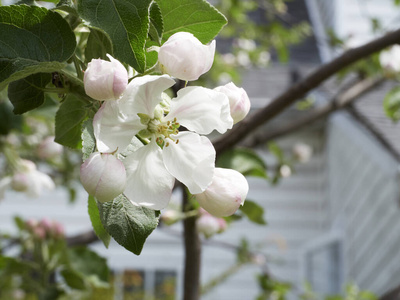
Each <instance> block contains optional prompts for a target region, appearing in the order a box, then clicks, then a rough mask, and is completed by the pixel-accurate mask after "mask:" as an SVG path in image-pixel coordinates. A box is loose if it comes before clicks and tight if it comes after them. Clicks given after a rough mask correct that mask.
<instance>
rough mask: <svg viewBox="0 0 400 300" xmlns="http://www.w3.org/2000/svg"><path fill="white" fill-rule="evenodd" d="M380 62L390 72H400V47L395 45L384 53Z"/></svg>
mask: <svg viewBox="0 0 400 300" xmlns="http://www.w3.org/2000/svg"><path fill="white" fill-rule="evenodd" d="M379 62H380V64H381V66H382V68H384V69H386V70H387V71H389V72H395V73H397V72H400V45H393V46H392V47H390V48H389V50H386V51H382V52H381V53H380V55H379Z"/></svg>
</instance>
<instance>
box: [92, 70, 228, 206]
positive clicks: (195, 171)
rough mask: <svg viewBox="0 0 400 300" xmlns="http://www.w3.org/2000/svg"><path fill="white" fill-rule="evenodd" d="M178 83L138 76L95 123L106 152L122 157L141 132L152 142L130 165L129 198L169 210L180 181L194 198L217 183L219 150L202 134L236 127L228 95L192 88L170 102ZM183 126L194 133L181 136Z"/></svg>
mask: <svg viewBox="0 0 400 300" xmlns="http://www.w3.org/2000/svg"><path fill="white" fill-rule="evenodd" d="M174 84H175V81H174V80H173V79H172V78H170V77H169V76H167V75H163V76H150V75H147V76H143V77H137V78H135V79H133V80H132V81H131V82H130V83H129V85H128V87H127V89H126V91H125V92H124V94H123V96H122V97H121V99H119V100H117V101H115V102H114V101H113V102H110V101H107V102H105V103H104V104H103V106H102V107H101V108H100V110H99V111H98V112H97V113H96V115H95V118H94V120H93V125H94V134H95V137H96V142H97V148H98V150H99V151H100V152H112V151H115V150H117V149H118V151H120V152H122V151H123V150H124V149H125V148H126V147H127V146H128V145H129V144H130V142H131V141H132V138H133V137H134V136H135V135H136V134H138V133H139V132H140V134H141V135H142V136H146V137H147V138H148V139H149V140H150V141H149V143H148V144H147V145H145V146H143V147H141V148H139V149H137V150H136V151H135V152H133V153H132V154H130V155H128V156H127V157H126V159H125V160H124V164H125V167H126V171H127V187H126V189H125V192H124V194H125V196H127V197H128V199H130V200H131V201H132V202H133V203H134V204H136V205H141V206H147V207H151V208H153V209H162V208H164V207H166V206H167V204H168V202H169V200H170V198H171V192H172V188H173V185H174V181H175V178H176V179H178V180H179V181H181V182H182V183H184V184H185V185H186V186H187V187H188V189H189V191H190V192H191V193H201V192H202V191H204V190H205V189H206V187H207V186H208V185H209V184H210V183H211V180H212V176H213V172H214V163H215V149H214V147H213V146H212V144H211V142H210V141H209V139H208V138H206V137H204V136H200V135H199V134H209V133H211V132H212V131H213V130H214V129H215V130H217V131H219V132H220V133H224V132H225V131H226V130H227V129H229V128H231V127H232V125H233V120H232V118H231V116H230V113H229V100H228V98H227V97H226V96H225V95H224V94H223V93H219V92H216V91H213V90H209V89H206V88H202V87H187V88H184V89H181V90H180V91H179V92H178V96H177V97H176V98H174V99H171V100H170V99H168V98H166V97H165V96H163V95H162V91H164V90H165V89H167V88H169V87H171V86H172V85H174ZM163 97H164V100H163ZM160 103H161V104H162V105H161V104H160ZM166 113H168V114H166ZM165 114H166V115H165ZM181 125H182V126H184V127H186V128H187V129H188V130H189V131H182V132H179V127H180V126H181Z"/></svg>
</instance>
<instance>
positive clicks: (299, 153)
mask: <svg viewBox="0 0 400 300" xmlns="http://www.w3.org/2000/svg"><path fill="white" fill-rule="evenodd" d="M312 153H313V149H312V148H311V147H310V146H309V145H307V144H304V143H297V144H295V145H294V146H293V155H294V157H295V159H296V160H298V161H299V162H302V163H305V162H308V161H309V160H310V158H311V156H312Z"/></svg>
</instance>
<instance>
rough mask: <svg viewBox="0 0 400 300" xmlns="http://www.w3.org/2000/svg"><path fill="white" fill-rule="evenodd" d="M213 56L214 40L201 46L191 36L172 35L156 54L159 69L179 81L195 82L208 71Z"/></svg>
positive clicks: (184, 33)
mask: <svg viewBox="0 0 400 300" xmlns="http://www.w3.org/2000/svg"><path fill="white" fill-rule="evenodd" d="M214 54H215V40H214V41H212V42H211V44H210V45H203V44H202V43H201V42H200V41H199V40H198V39H197V38H196V37H195V36H194V35H193V34H191V33H189V32H178V33H175V34H173V35H172V36H171V37H170V38H169V39H168V40H167V41H166V42H165V43H164V44H163V45H162V46H161V47H160V50H159V52H158V60H159V62H160V66H161V69H162V71H163V72H164V73H167V74H169V75H171V76H173V77H176V78H178V79H181V80H186V81H192V80H197V79H198V78H199V77H200V76H201V75H203V74H204V73H206V72H208V70H210V68H211V66H212V64H213V61H214Z"/></svg>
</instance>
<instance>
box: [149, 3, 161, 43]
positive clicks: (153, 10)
mask: <svg viewBox="0 0 400 300" xmlns="http://www.w3.org/2000/svg"><path fill="white" fill-rule="evenodd" d="M163 31H164V22H163V17H162V15H161V9H160V7H159V6H158V4H157V2H153V3H152V4H151V7H150V27H149V36H150V37H151V39H152V40H153V41H155V42H157V43H158V45H161V39H162V35H163Z"/></svg>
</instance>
